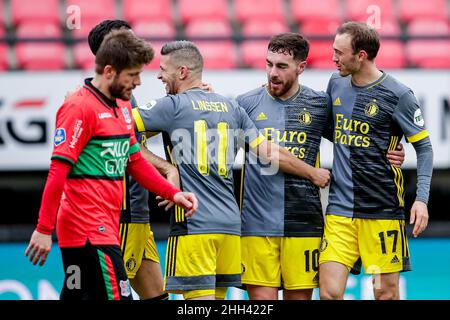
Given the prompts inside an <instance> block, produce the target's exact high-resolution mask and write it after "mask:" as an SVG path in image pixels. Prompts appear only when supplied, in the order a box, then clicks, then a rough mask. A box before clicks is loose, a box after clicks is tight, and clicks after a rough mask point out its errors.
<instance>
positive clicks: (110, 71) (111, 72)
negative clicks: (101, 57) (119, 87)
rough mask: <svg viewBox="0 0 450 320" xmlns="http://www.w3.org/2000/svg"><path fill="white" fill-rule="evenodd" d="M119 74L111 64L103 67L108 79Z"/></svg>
mask: <svg viewBox="0 0 450 320" xmlns="http://www.w3.org/2000/svg"><path fill="white" fill-rule="evenodd" d="M116 74H117V72H116V70H115V69H114V68H113V67H112V66H111V65H109V64H107V65H106V66H105V67H104V68H103V75H104V76H105V78H106V79H108V80H111V79H112V78H114V76H115V75H116Z"/></svg>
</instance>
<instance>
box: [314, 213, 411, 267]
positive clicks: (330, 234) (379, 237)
mask: <svg viewBox="0 0 450 320" xmlns="http://www.w3.org/2000/svg"><path fill="white" fill-rule="evenodd" d="M359 259H361V261H362V264H363V266H364V270H365V272H366V273H367V274H382V273H393V272H402V271H409V270H411V265H410V258H409V248H408V239H407V237H406V232H405V222H404V221H403V220H381V219H359V218H348V217H341V216H335V215H327V216H326V217H325V232H324V236H323V240H322V244H321V248H320V258H319V263H320V264H323V263H325V262H339V263H341V264H343V265H345V266H347V267H348V268H349V269H352V268H354V267H355V264H356V263H357V261H358V260H359Z"/></svg>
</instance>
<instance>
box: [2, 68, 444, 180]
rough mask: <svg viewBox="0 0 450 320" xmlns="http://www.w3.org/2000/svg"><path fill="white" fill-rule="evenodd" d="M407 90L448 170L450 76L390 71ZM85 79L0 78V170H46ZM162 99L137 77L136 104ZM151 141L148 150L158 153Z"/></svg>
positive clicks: (316, 85)
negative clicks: (70, 99) (60, 119)
mask: <svg viewBox="0 0 450 320" xmlns="http://www.w3.org/2000/svg"><path fill="white" fill-rule="evenodd" d="M331 72H332V71H316V70H308V71H306V72H305V73H304V74H303V75H302V76H301V77H300V81H301V82H302V83H304V84H306V85H308V86H309V87H311V88H313V89H316V90H325V89H326V85H327V82H328V79H329V77H330V75H331ZM390 73H391V74H392V75H393V76H394V77H396V78H397V79H398V80H400V81H401V82H403V83H404V84H406V85H407V86H409V87H410V88H412V89H413V91H414V92H415V94H416V96H417V98H418V99H419V101H420V102H421V105H422V108H423V111H424V118H425V122H426V126H427V128H428V130H429V132H430V136H431V141H432V144H433V148H434V166H435V168H450V71H449V70H441V71H425V70H398V71H397V70H396V71H392V72H390ZM88 76H89V74H85V73H82V72H77V71H74V72H56V73H38V72H33V73H28V72H10V73H2V74H0V170H1V171H7V170H19V171H21V170H46V169H47V168H48V166H49V164H50V155H51V151H52V145H53V131H54V125H55V124H54V123H55V114H56V110H57V109H58V107H59V106H60V105H61V104H62V102H63V101H64V97H65V95H66V94H67V93H68V92H70V91H73V90H74V89H76V88H77V86H80V85H82V84H83V79H84V78H85V77H88ZM203 79H204V81H205V82H209V83H211V84H212V85H213V87H214V89H215V91H216V92H219V93H222V94H224V95H227V96H231V97H235V96H237V95H239V94H242V93H244V92H246V91H249V90H251V89H253V88H255V87H257V86H260V85H262V84H263V83H264V82H265V81H266V76H265V72H264V71H246V70H239V71H226V72H225V71H224V72H205V73H204V77H203ZM164 94H165V92H164V87H163V85H162V83H161V82H160V81H159V80H158V79H157V74H156V73H155V72H146V73H144V74H143V76H142V85H141V86H140V87H138V88H136V90H135V96H136V98H137V99H138V101H139V103H145V102H148V101H150V100H151V99H155V98H158V97H161V96H163V95H164ZM159 141H161V140H160V139H158V138H156V139H155V140H154V141H153V143H152V144H151V148H153V149H154V150H156V153H158V154H162V149H161V148H160V147H159V146H158V143H159ZM403 143H404V145H405V146H406V152H407V156H406V161H405V164H404V166H405V167H407V168H413V167H415V166H416V157H415V152H414V148H413V147H412V146H411V144H407V143H405V142H404V141H403ZM321 159H322V165H323V166H325V167H331V161H332V144H331V143H329V142H328V141H324V142H323V143H322V147H321Z"/></svg>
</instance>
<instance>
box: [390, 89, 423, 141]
mask: <svg viewBox="0 0 450 320" xmlns="http://www.w3.org/2000/svg"><path fill="white" fill-rule="evenodd" d="M393 118H394V120H395V122H397V123H398V125H399V126H400V127H401V128H402V130H403V133H404V134H405V137H406V139H407V141H408V142H411V143H414V142H417V141H420V140H422V139H424V138H426V137H428V131H427V130H426V128H425V120H424V119H423V116H422V110H421V109H420V106H419V103H418V102H417V99H416V97H415V96H414V94H413V92H412V91H411V90H408V91H407V92H405V93H404V94H403V95H402V96H401V97H400V99H399V101H398V105H397V108H396V109H395V111H394V114H393Z"/></svg>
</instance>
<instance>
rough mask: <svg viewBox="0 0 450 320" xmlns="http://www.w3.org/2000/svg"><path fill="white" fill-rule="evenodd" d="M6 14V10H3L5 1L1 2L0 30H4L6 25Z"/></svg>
mask: <svg viewBox="0 0 450 320" xmlns="http://www.w3.org/2000/svg"><path fill="white" fill-rule="evenodd" d="M4 12H5V10H4V8H3V1H0V28H2V27H3V24H4V23H5V18H4V14H5V13H4Z"/></svg>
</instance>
